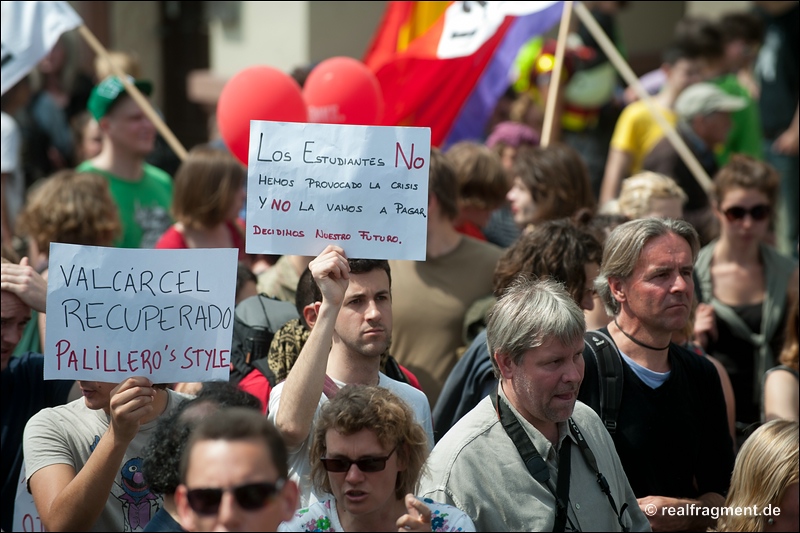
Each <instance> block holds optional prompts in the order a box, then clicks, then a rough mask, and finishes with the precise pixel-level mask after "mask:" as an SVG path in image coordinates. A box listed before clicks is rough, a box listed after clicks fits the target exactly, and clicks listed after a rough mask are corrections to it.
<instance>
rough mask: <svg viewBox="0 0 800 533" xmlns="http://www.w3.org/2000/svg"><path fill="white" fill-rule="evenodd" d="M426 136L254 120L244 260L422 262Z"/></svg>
mask: <svg viewBox="0 0 800 533" xmlns="http://www.w3.org/2000/svg"><path fill="white" fill-rule="evenodd" d="M430 147H431V133H430V129H428V128H401V127H384V126H350V125H338V124H302V123H293V122H267V121H260V120H252V121H250V154H249V163H248V182H247V252H248V253H254V254H255V253H258V254H291V255H310V256H316V255H317V254H319V253H320V252H321V251H322V250H323V249H324V248H325V246H326V245H328V244H331V243H333V244H337V245H339V246H341V247H342V248H343V249H344V250H345V252H346V253H347V255H348V256H349V257H364V258H372V259H415V260H418V261H424V260H425V244H426V235H427V233H426V231H427V221H428V166H429V159H430Z"/></svg>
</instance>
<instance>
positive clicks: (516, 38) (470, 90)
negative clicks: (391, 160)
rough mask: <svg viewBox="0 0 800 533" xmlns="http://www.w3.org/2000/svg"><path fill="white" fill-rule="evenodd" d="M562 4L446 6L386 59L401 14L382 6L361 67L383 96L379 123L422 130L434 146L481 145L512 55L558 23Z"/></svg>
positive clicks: (505, 85) (506, 81) (506, 82)
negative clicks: (368, 71) (369, 73)
mask: <svg viewBox="0 0 800 533" xmlns="http://www.w3.org/2000/svg"><path fill="white" fill-rule="evenodd" d="M392 4H394V2H392ZM562 4H563V2H452V3H451V4H450V5H449V6H448V7H447V9H446V11H445V12H444V13H443V14H442V15H441V16H440V17H439V18H438V20H436V22H435V23H434V24H433V25H432V26H431V27H430V28H429V29H428V30H427V31H426V32H425V33H424V34H422V35H421V36H419V37H417V38H416V39H414V40H413V41H412V42H411V43H410V44H409V46H408V48H407V49H406V50H404V51H400V52H397V53H395V54H394V55H393V56H392V55H391V54H389V53H387V49H388V47H389V46H390V43H391V42H392V39H396V36H397V30H396V28H397V25H396V24H397V21H398V20H400V19H401V18H402V15H403V12H402V11H401V7H395V8H392V7H391V6H390V7H389V10H388V11H387V15H386V17H385V18H384V23H386V24H385V25H382V26H381V27H380V28H379V32H378V34H377V35H376V37H375V39H374V40H373V45H372V46H371V47H370V53H369V54H368V57H367V59H366V61H369V62H368V63H367V64H368V65H369V66H370V68H371V69H372V70H373V72H375V75H376V77H377V78H378V82H379V83H380V85H381V90H382V91H383V97H384V102H385V106H386V107H385V110H384V121H383V123H384V124H385V125H389V126H394V125H399V126H420V127H430V128H431V143H432V144H433V145H434V146H441V145H442V144H450V143H452V142H456V141H458V140H462V139H465V138H472V139H478V140H480V139H482V138H483V135H484V131H483V127H484V126H485V124H486V122H487V119H488V118H489V116H490V114H491V111H492V109H493V108H494V105H495V104H496V103H497V100H498V99H499V97H500V95H502V93H503V92H504V91H505V90H506V89H507V88H508V86H509V85H511V82H512V80H510V79H509V78H508V76H509V71H510V68H511V65H512V63H513V60H514V58H515V57H516V54H517V52H518V51H519V49H520V47H521V46H522V45H523V44H524V43H525V42H526V41H527V40H528V39H530V38H531V37H533V36H535V35H540V34H541V33H544V32H545V31H547V30H548V29H549V28H550V27H551V26H552V25H553V24H555V23H556V22H558V20H559V19H560V16H561V10H562ZM406 9H407V8H406ZM390 11H391V13H390ZM406 14H407V12H406ZM390 21H393V23H394V24H395V26H391V25H390ZM384 31H385V32H386V35H382V34H383V33H384ZM381 46H385V48H382V47H381ZM454 128H455V129H454Z"/></svg>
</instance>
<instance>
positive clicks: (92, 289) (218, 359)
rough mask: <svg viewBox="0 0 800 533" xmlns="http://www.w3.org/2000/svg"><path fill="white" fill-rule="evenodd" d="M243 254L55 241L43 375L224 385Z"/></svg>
mask: <svg viewBox="0 0 800 533" xmlns="http://www.w3.org/2000/svg"><path fill="white" fill-rule="evenodd" d="M237 254H238V253H237V250H236V249H234V248H224V249H190V250H135V249H125V248H102V247H95V246H75V245H71V244H60V243H53V244H52V245H51V246H50V269H49V276H48V280H47V331H46V335H45V336H46V340H45V345H44V352H45V365H44V378H45V379H80V380H91V381H105V382H111V383H118V382H121V381H123V380H125V379H126V378H128V377H132V376H145V377H147V378H149V379H150V380H151V381H152V382H153V383H174V382H181V381H213V380H227V379H228V376H229V373H230V351H231V338H232V335H233V308H234V300H235V292H236V268H237Z"/></svg>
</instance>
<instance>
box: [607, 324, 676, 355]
mask: <svg viewBox="0 0 800 533" xmlns="http://www.w3.org/2000/svg"><path fill="white" fill-rule="evenodd" d="M614 324H616V326H617V329H618V330H620V331H621V332H622V334H623V335H625V336H626V337H628V338H629V339H630V340H631V342H632V343H634V344H638V345H639V346H641V347H642V348H647V349H648V350H655V351H657V352H661V351H664V350H666V349H667V348H669V344H667V345H666V346H664V347H662V348H658V347H656V346H650V345H649V344H645V343H643V342H642V341H640V340H639V339H637V338H635V337H634V336H633V335H628V334H627V333H626V332H625V330H624V329H622V328H621V327H620V325H619V322H617V319H616V318H614Z"/></svg>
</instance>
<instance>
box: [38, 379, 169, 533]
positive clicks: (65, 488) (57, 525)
mask: <svg viewBox="0 0 800 533" xmlns="http://www.w3.org/2000/svg"><path fill="white" fill-rule="evenodd" d="M154 398H155V389H153V387H152V384H151V383H150V380H148V379H147V378H144V377H133V378H129V379H127V380H125V381H123V382H122V383H120V384H119V385H118V386H117V387H115V388H114V390H113V391H112V393H111V400H110V411H111V423H110V424H109V426H108V429H107V430H106V432H105V433H104V434H103V436H102V437H101V438H100V440H99V441H98V443H97V446H96V447H95V449H94V451H92V454H91V455H90V456H89V460H88V461H86V464H85V465H84V466H83V468H81V469H80V470H79V471H78V472H76V471H75V468H74V467H73V466H72V465H69V464H64V463H61V464H52V465H49V466H45V467H44V468H41V469H39V470H37V471H36V472H34V473H33V474H32V475H30V476H29V484H30V491H31V494H32V495H33V501H34V502H35V504H36V509H37V510H38V511H39V515H40V516H41V518H42V523H43V524H44V527H45V528H46V529H47V531H88V530H90V529H91V528H92V527H94V524H95V522H97V519H98V518H99V517H100V515H101V514H102V512H103V509H104V508H105V506H106V502H107V501H108V498H109V495H110V494H111V489H112V487H113V484H114V480H115V479H116V476H117V474H118V473H119V469H120V467H121V466H122V462H123V459H124V457H125V452H126V450H127V449H128V445H129V444H130V443H131V441H132V440H133V438H134V437H135V436H136V434H137V433H138V431H139V427H140V425H141V421H142V420H143V419H145V418H146V417H148V416H150V415H152V413H153V408H154V407H153V401H154ZM92 416H93V415H92ZM38 440H40V439H36V435H29V432H28V431H27V430H26V432H25V452H26V455H27V454H28V453H29V451H28V450H29V446H30V447H36V446H38V445H39V444H42V445H44V446H46V445H47V443H39V442H38ZM31 451H32V450H31Z"/></svg>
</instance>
